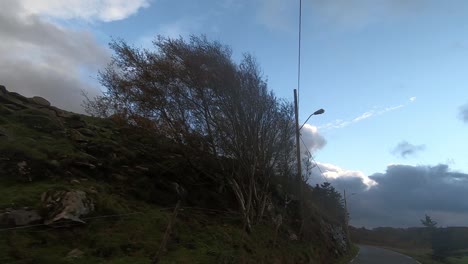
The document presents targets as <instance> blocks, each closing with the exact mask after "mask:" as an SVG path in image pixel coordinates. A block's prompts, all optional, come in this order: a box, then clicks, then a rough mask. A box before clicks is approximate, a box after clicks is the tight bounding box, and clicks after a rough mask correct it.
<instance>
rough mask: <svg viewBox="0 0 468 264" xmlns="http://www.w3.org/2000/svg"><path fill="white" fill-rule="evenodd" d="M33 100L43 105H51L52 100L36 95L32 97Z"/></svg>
mask: <svg viewBox="0 0 468 264" xmlns="http://www.w3.org/2000/svg"><path fill="white" fill-rule="evenodd" d="M31 102H32V103H34V104H36V105H39V106H43V107H48V106H50V102H49V101H47V100H46V99H44V98H42V97H40V96H34V97H33V98H31Z"/></svg>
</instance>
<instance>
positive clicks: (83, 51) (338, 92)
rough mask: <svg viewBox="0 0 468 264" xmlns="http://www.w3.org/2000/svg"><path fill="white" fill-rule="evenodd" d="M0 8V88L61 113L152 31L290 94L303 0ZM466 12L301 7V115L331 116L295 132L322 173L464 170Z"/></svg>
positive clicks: (74, 0)
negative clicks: (113, 59) (206, 42)
mask: <svg viewBox="0 0 468 264" xmlns="http://www.w3.org/2000/svg"><path fill="white" fill-rule="evenodd" d="M5 3H6V8H4V9H3V12H2V11H0V18H2V19H5V20H4V21H10V23H9V24H8V25H7V24H3V26H0V37H2V39H4V41H3V44H2V45H0V53H2V51H9V52H3V55H1V56H0V60H1V61H2V62H3V63H4V64H6V65H8V66H9V67H8V69H10V71H8V70H7V69H6V68H4V69H2V70H0V82H3V83H4V84H6V85H7V88H9V89H11V90H16V91H18V92H21V93H24V94H26V95H41V96H44V97H46V98H49V99H50V100H51V101H52V103H53V104H55V105H57V106H59V107H63V108H68V109H70V110H74V111H80V106H79V102H80V101H81V97H80V92H79V91H80V90H81V89H84V90H86V91H88V92H89V93H90V94H92V95H93V94H96V93H97V92H98V90H99V89H100V88H99V87H98V85H97V83H96V79H95V76H96V72H97V70H98V69H102V68H103V67H104V65H105V64H106V63H107V61H108V60H109V56H110V51H109V50H108V48H107V43H108V42H109V41H110V40H111V38H112V37H114V38H123V39H125V40H126V41H128V42H129V43H132V44H134V45H136V46H139V47H146V48H148V47H150V46H151V40H152V39H153V38H154V37H155V36H156V35H158V34H161V35H163V36H169V37H178V36H183V37H187V36H189V35H190V34H197V35H198V34H205V35H206V36H207V37H208V38H209V39H212V40H218V41H220V42H221V43H223V44H226V45H229V46H231V47H232V49H233V52H234V58H235V59H239V58H240V56H241V54H242V53H243V52H249V53H251V54H253V55H254V56H255V57H256V58H257V60H258V62H259V64H260V66H261V68H262V69H263V72H264V74H265V76H267V77H268V83H269V87H270V88H271V89H272V90H274V91H275V93H276V94H277V95H278V96H279V97H283V98H286V99H289V100H292V99H293V96H292V95H293V89H294V88H297V87H296V86H297V79H296V78H297V55H298V49H297V48H298V29H297V26H298V7H299V1H286V0H254V1H247V0H239V1H235V0H220V1H213V0H211V1H209V0H201V1H192V0H179V1H170V0H135V1H132V2H128V3H126V1H119V0H102V1H95V2H92V1H91V2H89V1H84V0H67V1H59V0H41V1H37V0H19V1H14V0H5ZM467 12H468V2H466V1H462V0H452V1H444V2H443V1H436V0H433V1H430V0H428V1H425V0H408V1H404V0H354V1H345V0H303V10H302V16H303V20H302V22H303V27H302V57H301V60H302V71H301V74H302V75H301V76H302V78H301V87H300V119H301V120H303V121H304V120H305V119H306V118H307V117H308V115H309V114H310V113H312V112H314V111H315V110H317V109H319V108H324V109H325V110H326V112H325V114H323V115H320V116H314V117H312V118H311V119H310V121H309V123H310V125H311V126H307V127H305V129H304V131H303V136H304V138H305V139H306V142H307V144H308V145H309V147H311V148H312V149H313V150H314V156H315V159H316V160H317V162H318V163H319V165H320V167H321V168H322V169H323V170H324V172H325V176H326V177H330V178H333V179H336V178H340V177H357V178H360V179H362V180H364V181H366V182H369V181H370V180H369V178H368V176H370V175H372V174H374V173H385V172H386V171H387V170H388V169H389V168H390V167H388V166H389V165H411V166H413V167H418V166H436V165H438V164H446V165H448V166H449V171H450V172H456V171H458V172H462V173H468V159H467V158H466V150H467V149H468V140H467V135H468V123H467V122H466V120H467V119H468V118H466V116H468V114H466V113H467V112H468V111H466V110H465V112H464V113H465V121H464V120H463V118H460V115H462V112H463V111H462V110H461V109H462V107H463V106H464V105H466V104H467V103H468V88H467V85H468V34H467V33H468V16H466V14H467ZM38 32H39V33H38ZM51 47H52V48H51ZM11 50H14V51H16V53H12V52H11ZM79 51H80V52H79ZM13 54H29V56H26V57H21V58H20V56H17V55H13ZM77 54H78V55H77ZM15 67H18V69H21V70H22V71H24V72H25V73H24V75H25V76H29V77H28V78H23V77H21V76H18V74H17V72H18V71H17V70H15V69H16V68H15ZM33 87H34V88H33ZM325 142H326V144H325ZM405 150H406V152H405V153H406V154H404V155H402V153H403V151H405ZM322 179H323V178H321V177H320V176H317V175H316V179H315V180H316V181H321V180H322ZM382 184H383V183H382ZM429 209H430V208H429ZM429 209H428V210H429Z"/></svg>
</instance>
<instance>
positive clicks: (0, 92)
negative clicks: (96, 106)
mask: <svg viewBox="0 0 468 264" xmlns="http://www.w3.org/2000/svg"><path fill="white" fill-rule="evenodd" d="M0 104H1V105H2V106H3V107H2V108H3V109H0V111H5V112H6V111H18V110H23V109H33V110H41V111H43V112H44V113H47V114H50V115H53V116H56V117H70V116H72V115H74V114H73V113H71V112H68V111H65V110H62V109H59V108H57V107H54V106H51V104H50V102H49V101H47V100H46V99H44V98H42V97H39V96H34V97H32V98H27V97H24V96H22V95H20V94H18V93H15V92H9V91H8V90H7V89H6V88H5V86H3V85H0Z"/></svg>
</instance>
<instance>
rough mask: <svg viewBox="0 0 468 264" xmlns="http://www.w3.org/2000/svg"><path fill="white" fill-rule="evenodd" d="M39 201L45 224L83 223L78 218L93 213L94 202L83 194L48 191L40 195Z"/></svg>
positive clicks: (75, 191) (79, 192) (74, 191)
mask: <svg viewBox="0 0 468 264" xmlns="http://www.w3.org/2000/svg"><path fill="white" fill-rule="evenodd" d="M41 201H42V203H43V206H44V208H45V210H46V211H47V217H46V220H45V221H44V223H45V224H47V225H50V224H54V223H57V222H61V221H73V222H79V223H85V222H84V221H83V220H82V219H80V217H82V216H85V215H87V214H89V213H91V212H92V211H94V202H93V201H92V199H90V198H89V197H88V196H87V195H86V193H85V192H83V191H78V190H72V191H49V192H45V193H43V194H42V197H41Z"/></svg>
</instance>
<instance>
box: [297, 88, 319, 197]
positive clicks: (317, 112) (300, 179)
mask: <svg viewBox="0 0 468 264" xmlns="http://www.w3.org/2000/svg"><path fill="white" fill-rule="evenodd" d="M323 113H325V110H323V109H322V108H321V109H319V110H317V111H315V112H313V113H312V114H311V115H309V117H307V119H306V121H305V122H304V124H302V126H300V127H299V106H298V104H297V90H296V89H294V115H295V119H296V157H297V179H296V180H297V185H298V188H299V194H301V190H302V188H301V181H302V164H301V148H300V137H301V133H300V131H301V129H302V127H304V125H305V124H306V123H307V121H309V119H310V118H311V117H312V116H313V115H321V114H323ZM301 198H302V195H301Z"/></svg>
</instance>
